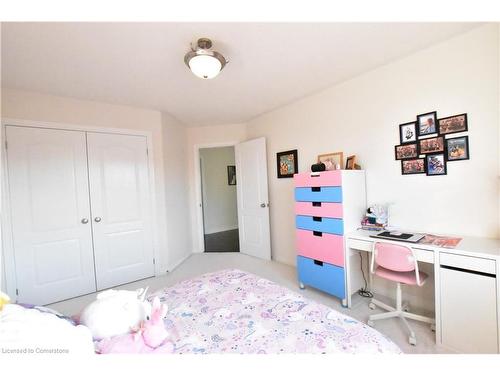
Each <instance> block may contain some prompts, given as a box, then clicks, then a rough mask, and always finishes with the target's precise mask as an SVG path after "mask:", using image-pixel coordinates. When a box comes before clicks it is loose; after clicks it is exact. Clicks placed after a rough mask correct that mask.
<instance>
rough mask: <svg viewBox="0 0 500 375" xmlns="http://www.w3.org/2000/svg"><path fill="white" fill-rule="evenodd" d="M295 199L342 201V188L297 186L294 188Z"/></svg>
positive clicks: (305, 200) (301, 200)
mask: <svg viewBox="0 0 500 375" xmlns="http://www.w3.org/2000/svg"><path fill="white" fill-rule="evenodd" d="M295 200H296V201H298V202H334V203H340V202H342V188H341V187H338V186H328V187H298V188H295Z"/></svg>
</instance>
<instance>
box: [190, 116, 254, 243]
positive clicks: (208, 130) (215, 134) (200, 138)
mask: <svg viewBox="0 0 500 375" xmlns="http://www.w3.org/2000/svg"><path fill="white" fill-rule="evenodd" d="M187 132H188V144H187V147H186V148H187V150H188V153H189V155H188V163H189V164H188V170H189V197H190V198H189V199H190V214H191V228H192V238H193V252H202V251H203V231H202V229H203V217H202V209H201V203H202V201H201V186H200V169H199V162H198V150H199V149H200V148H203V147H222V146H233V145H235V144H237V143H239V142H242V141H244V140H246V139H247V132H246V125H245V124H231V125H215V126H202V127H192V128H188V130H187ZM195 161H196V162H195Z"/></svg>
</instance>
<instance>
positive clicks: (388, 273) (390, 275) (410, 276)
mask: <svg viewBox="0 0 500 375" xmlns="http://www.w3.org/2000/svg"><path fill="white" fill-rule="evenodd" d="M418 273H419V276H420V285H422V284H423V283H424V282H425V280H426V279H427V277H428V275H427V274H426V273H424V272H421V271H419V272H418ZM375 275H377V276H380V277H382V278H384V279H387V280H392V281H396V282H398V283H403V284H406V285H417V276H416V274H415V271H409V272H397V271H392V270H389V269H387V268H384V267H381V266H378V267H377V268H376V269H375Z"/></svg>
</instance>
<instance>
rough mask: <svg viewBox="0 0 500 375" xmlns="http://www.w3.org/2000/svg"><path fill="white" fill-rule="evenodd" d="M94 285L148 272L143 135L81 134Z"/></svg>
mask: <svg viewBox="0 0 500 375" xmlns="http://www.w3.org/2000/svg"><path fill="white" fill-rule="evenodd" d="M87 147H88V154H89V175H90V196H91V205H92V228H93V234H94V253H95V270H96V280H97V289H98V290H101V289H106V288H110V287H112V286H116V285H120V284H124V283H128V282H131V281H134V280H139V279H143V278H146V277H150V276H153V275H154V264H153V239H152V233H151V220H150V217H151V213H150V211H151V210H150V207H151V206H150V196H149V195H150V194H149V176H148V175H149V173H148V157H147V143H146V137H142V136H130V135H120V134H104V133H87Z"/></svg>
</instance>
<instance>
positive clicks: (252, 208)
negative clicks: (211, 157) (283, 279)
mask: <svg viewBox="0 0 500 375" xmlns="http://www.w3.org/2000/svg"><path fill="white" fill-rule="evenodd" d="M234 151H235V158H236V181H238V182H237V183H236V188H237V201H238V229H239V236H240V251H241V252H242V253H243V254H247V255H252V256H254V257H258V258H262V259H271V235H270V228H269V198H268V189H267V157H266V139H265V138H257V139H253V140H250V141H247V142H242V143H240V144H237V145H236V146H235V148H234Z"/></svg>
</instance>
